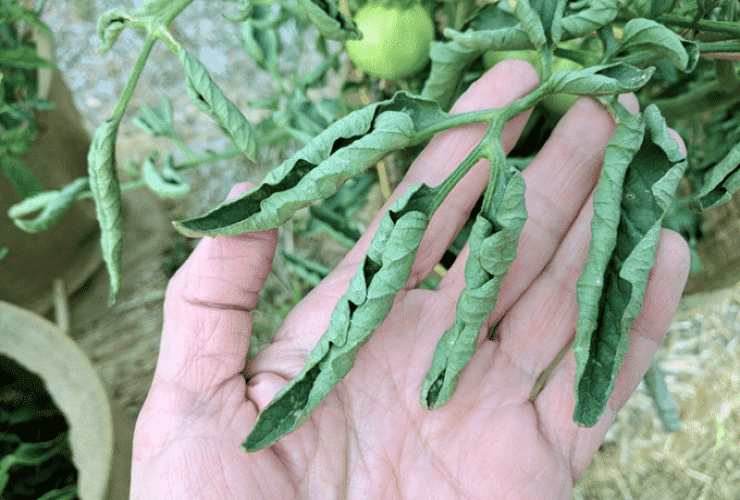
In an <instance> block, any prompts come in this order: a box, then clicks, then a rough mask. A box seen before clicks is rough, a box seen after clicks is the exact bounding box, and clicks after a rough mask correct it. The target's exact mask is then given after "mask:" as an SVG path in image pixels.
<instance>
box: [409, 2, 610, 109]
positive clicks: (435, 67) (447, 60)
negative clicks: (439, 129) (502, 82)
mask: <svg viewBox="0 0 740 500" xmlns="http://www.w3.org/2000/svg"><path fill="white" fill-rule="evenodd" d="M498 11H502V9H497V8H495V7H488V8H486V9H482V10H481V11H480V12H481V15H485V18H484V19H483V20H482V21H481V22H479V23H476V21H475V20H473V21H472V22H471V23H470V29H468V30H466V31H464V32H459V31H455V30H452V29H446V30H445V36H447V37H448V38H450V39H451V41H449V42H432V47H431V51H430V58H431V61H432V66H431V71H430V73H429V77H428V78H427V80H426V82H424V90H423V92H422V95H423V96H424V97H426V98H428V99H433V100H435V101H437V102H438V103H439V104H440V106H442V108H444V109H447V108H448V107H449V106H450V104H451V103H452V99H453V98H454V97H455V95H456V94H457V91H458V90H459V86H460V83H461V81H462V78H463V76H464V75H465V70H466V69H467V68H468V67H469V66H470V65H471V64H472V63H473V62H474V61H475V60H476V59H478V58H479V57H480V56H482V55H483V53H484V52H486V51H488V50H525V49H531V48H533V45H532V42H531V41H530V40H529V37H528V36H527V32H526V31H525V30H524V29H523V28H522V26H521V25H519V24H514V25H512V24H511V19H512V18H513V16H511V14H509V13H507V12H505V11H502V12H498ZM616 16H617V1H616V0H594V1H592V2H591V3H590V4H589V6H588V8H586V9H583V10H581V11H578V12H576V13H573V14H570V15H568V16H565V17H563V18H562V21H561V22H560V26H561V29H562V34H561V35H560V39H562V40H571V39H573V38H579V37H582V36H587V35H589V34H591V33H593V32H594V31H596V30H598V29H599V28H600V27H602V26H605V25H607V24H609V23H610V22H611V21H613V20H614V18H615V17H616ZM514 20H515V18H514Z"/></svg>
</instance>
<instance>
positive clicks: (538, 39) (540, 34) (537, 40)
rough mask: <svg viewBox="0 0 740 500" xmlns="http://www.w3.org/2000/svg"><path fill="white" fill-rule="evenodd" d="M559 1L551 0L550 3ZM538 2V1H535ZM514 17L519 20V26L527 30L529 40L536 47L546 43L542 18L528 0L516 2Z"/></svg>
mask: <svg viewBox="0 0 740 500" xmlns="http://www.w3.org/2000/svg"><path fill="white" fill-rule="evenodd" d="M556 3H561V2H555V1H551V2H550V4H551V5H552V4H556ZM537 4H540V2H537ZM515 12H516V17H517V18H519V21H520V22H521V27H522V29H523V30H524V31H526V32H527V36H528V37H529V41H530V42H532V45H534V47H535V48H536V49H542V48H543V47H545V45H547V33H545V26H544V25H543V22H542V19H540V13H539V12H538V11H537V10H535V9H534V8H533V7H532V5H530V1H529V0H519V1H517V3H516V11H515Z"/></svg>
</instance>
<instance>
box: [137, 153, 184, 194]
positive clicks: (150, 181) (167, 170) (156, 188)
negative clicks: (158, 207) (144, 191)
mask: <svg viewBox="0 0 740 500" xmlns="http://www.w3.org/2000/svg"><path fill="white" fill-rule="evenodd" d="M141 178H142V180H143V181H144V184H146V187H147V188H149V190H150V191H152V192H153V193H154V194H156V195H157V196H159V197H160V198H164V199H171V198H182V197H183V196H186V195H187V194H188V193H189V192H190V185H189V184H188V183H186V182H185V180H184V179H183V178H182V176H181V175H180V174H179V173H178V172H177V171H176V170H175V169H174V168H173V167H172V157H171V156H170V157H168V158H167V160H166V162H165V167H164V168H163V169H162V170H161V171H160V170H159V169H158V168H157V166H156V165H155V164H154V160H153V159H152V158H151V157H149V158H147V159H146V160H145V161H144V164H143V165H142V167H141Z"/></svg>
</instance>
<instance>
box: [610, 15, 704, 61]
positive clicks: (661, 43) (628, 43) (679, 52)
mask: <svg viewBox="0 0 740 500" xmlns="http://www.w3.org/2000/svg"><path fill="white" fill-rule="evenodd" d="M634 50H643V51H644V50H649V51H651V52H653V53H655V54H658V55H660V56H662V57H665V58H667V59H668V60H670V61H671V62H672V63H673V64H674V65H675V66H676V67H677V68H679V69H681V70H682V71H686V72H691V71H693V70H694V68H695V67H696V64H697V62H698V61H699V47H698V46H697V44H696V43H695V42H691V41H689V40H684V39H683V38H681V37H680V36H679V35H678V34H676V33H675V32H674V31H672V30H670V29H668V28H666V27H665V26H663V25H662V24H659V23H656V22H655V21H651V20H650V19H632V20H630V21H629V22H628V23H627V24H626V25H625V26H624V34H623V35H622V40H621V43H620V47H619V51H620V52H623V51H634Z"/></svg>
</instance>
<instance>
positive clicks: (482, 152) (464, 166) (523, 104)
mask: <svg viewBox="0 0 740 500" xmlns="http://www.w3.org/2000/svg"><path fill="white" fill-rule="evenodd" d="M549 92H550V85H549V83H548V81H546V82H544V83H543V84H541V85H540V86H539V87H537V88H536V89H534V90H533V91H532V92H530V93H529V94H527V95H525V96H524V97H521V98H519V99H517V100H516V101H514V102H512V103H511V104H509V105H508V106H505V107H503V108H494V109H490V110H485V111H477V112H472V113H462V114H459V115H453V116H454V117H458V118H461V117H468V119H473V118H475V119H476V121H480V120H478V119H477V118H479V115H480V116H483V115H485V116H488V117H489V119H488V121H489V125H488V129H487V130H486V133H485V135H484V136H483V138H482V139H481V140H480V142H479V143H478V144H477V145H476V146H475V148H473V150H472V151H471V152H470V153H469V154H468V156H467V157H465V159H464V160H463V161H462V162H461V163H460V165H458V166H457V168H455V170H454V171H453V172H452V173H451V174H450V175H449V176H448V177H447V178H446V179H445V180H444V182H443V183H442V184H440V186H439V191H438V193H437V196H436V198H435V200H434V203H433V204H432V211H434V210H436V209H437V208H438V207H439V206H440V205H441V204H442V202H443V201H444V199H445V198H446V197H447V195H448V194H449V193H450V191H452V189H453V188H454V187H455V186H456V185H457V183H458V182H460V180H461V179H462V178H463V177H465V175H466V174H467V173H468V172H469V171H470V169H471V168H473V166H475V164H476V163H478V161H479V160H481V159H483V158H487V159H488V160H490V161H491V169H492V170H491V181H490V182H489V186H491V184H495V183H496V179H497V177H498V176H499V172H498V171H499V170H500V169H501V168H503V167H504V166H505V165H506V158H505V156H504V150H503V145H502V144H501V133H502V132H503V129H504V126H505V125H506V122H508V121H509V120H511V119H512V118H514V117H515V116H517V115H519V114H521V113H523V112H524V111H526V110H527V109H529V108H531V107H533V106H534V105H535V104H537V103H538V102H539V101H541V100H542V99H543V98H544V97H545V96H546V95H547V94H548V93H549ZM463 121H464V120H463ZM447 122H448V120H445V123H447ZM448 128H451V127H448ZM490 189H491V190H492V192H491V193H489V191H488V190H486V196H487V197H488V198H490V199H489V200H488V203H492V202H493V195H494V193H493V190H495V185H494V186H493V187H491V188H490ZM485 203H486V201H485V199H484V204H485Z"/></svg>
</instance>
